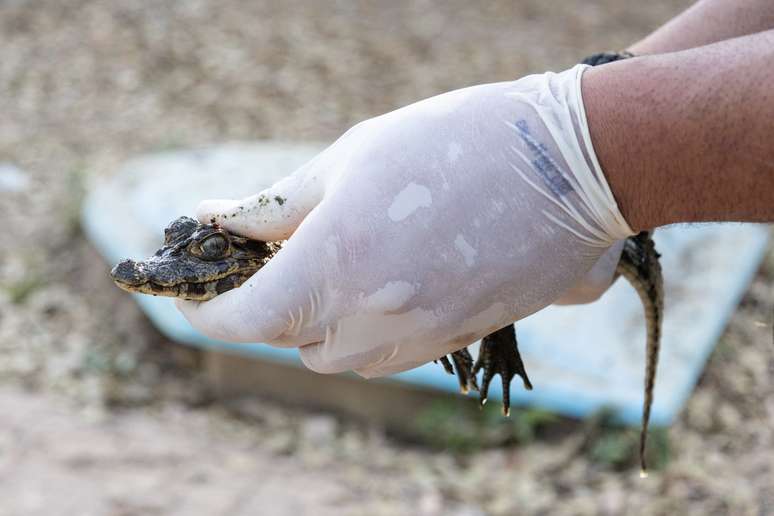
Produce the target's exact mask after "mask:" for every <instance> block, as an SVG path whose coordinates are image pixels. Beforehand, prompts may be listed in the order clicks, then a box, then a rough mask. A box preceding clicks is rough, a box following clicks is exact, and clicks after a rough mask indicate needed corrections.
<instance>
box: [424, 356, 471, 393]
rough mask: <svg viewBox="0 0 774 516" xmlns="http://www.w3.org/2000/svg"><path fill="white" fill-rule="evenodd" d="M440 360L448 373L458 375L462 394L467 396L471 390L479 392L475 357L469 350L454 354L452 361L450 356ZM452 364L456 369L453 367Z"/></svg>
mask: <svg viewBox="0 0 774 516" xmlns="http://www.w3.org/2000/svg"><path fill="white" fill-rule="evenodd" d="M438 360H440V361H441V365H442V366H443V368H444V369H445V370H446V372H447V373H449V374H452V375H453V374H454V373H455V372H456V373H457V380H458V381H459V383H460V392H461V393H462V394H467V393H468V392H470V390H471V389H473V390H475V391H477V390H478V383H477V382H476V375H475V373H473V357H472V356H471V355H470V351H468V348H462V349H460V350H458V351H455V352H454V353H452V354H451V361H450V360H449V357H448V356H442V357H441V358H439V359H438ZM434 362H435V361H434ZM452 362H453V363H454V367H452Z"/></svg>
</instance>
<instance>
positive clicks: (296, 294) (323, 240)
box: [178, 66, 633, 377]
mask: <svg viewBox="0 0 774 516" xmlns="http://www.w3.org/2000/svg"><path fill="white" fill-rule="evenodd" d="M583 70H584V67H583V66H576V67H575V68H572V69H570V70H567V71H565V72H563V73H560V74H553V73H548V74H544V75H532V76H528V77H525V78H523V79H521V80H519V81H512V82H504V83H496V84H487V85H481V86H475V87H471V88H466V89H462V90H457V91H453V92H450V93H446V94H444V95H439V96H437V97H433V98H430V99H427V100H424V101H421V102H418V103H416V104H412V105H410V106H407V107H405V108H402V109H399V110H397V111H393V112H391V113H388V114H386V115H383V116H379V117H376V118H374V119H371V120H368V121H366V122H363V123H361V124H359V125H357V126H355V127H353V128H352V129H350V130H349V131H348V132H347V133H346V134H344V135H343V136H342V137H341V138H340V139H339V140H338V141H336V142H335V143H334V144H333V145H331V146H330V147H329V148H328V149H326V150H325V151H323V152H322V153H321V154H319V155H318V156H317V157H316V158H315V159H313V160H312V161H311V162H309V163H308V164H306V165H305V166H303V167H302V168H301V169H299V170H297V171H296V172H295V173H294V174H293V175H291V176H289V177H287V178H285V179H284V180H282V181H280V182H279V183H277V184H275V185H274V186H272V187H271V188H269V189H267V190H266V191H264V192H262V193H260V194H258V195H255V196H252V197H249V198H247V199H244V200H241V201H231V200H218V201H205V202H203V203H202V204H201V205H200V206H199V208H198V210H197V216H198V217H199V219H200V220H202V221H207V222H213V221H214V222H217V223H218V224H221V225H222V226H223V227H224V228H225V229H227V230H228V231H231V232H234V233H237V234H240V235H243V236H247V237H250V238H255V239H260V240H281V239H285V238H289V240H288V241H287V243H286V244H285V246H284V247H283V249H282V250H281V251H280V252H279V253H278V254H277V255H276V256H275V257H274V258H273V259H272V260H271V261H270V262H269V263H268V264H267V265H266V266H265V267H264V268H263V269H261V270H260V271H259V272H258V273H256V274H255V275H254V276H253V277H252V278H250V279H249V280H248V281H247V282H246V283H245V284H244V285H242V286H241V287H240V288H238V289H235V290H232V291H230V292H226V293H225V294H223V295H221V296H218V297H217V298H215V299H213V300H211V301H208V302H205V303H195V302H179V304H178V306H179V308H180V310H181V311H182V312H183V314H184V315H185V316H186V317H187V318H188V320H189V321H190V322H191V324H192V325H193V326H194V327H195V328H197V329H199V330H200V331H202V332H203V333H205V334H207V335H210V336H211V337H214V338H218V339H221V340H226V341H232V342H266V343H269V344H273V345H277V346H289V347H296V346H297V347H300V354H301V358H302V360H303V361H304V363H305V364H306V365H307V366H308V367H309V368H311V369H313V370H316V371H319V372H326V373H333V372H341V371H346V370H355V371H356V372H358V373H359V374H361V375H363V376H366V377H374V376H382V375H386V374H391V373H395V372H399V371H403V370H406V369H410V368H413V367H416V366H418V365H421V364H423V363H425V362H428V361H430V360H433V359H436V358H438V357H440V356H443V355H445V354H448V353H450V352H452V351H455V350H457V349H460V348H462V347H464V346H467V345H468V344H470V343H472V342H474V341H476V340H478V339H479V338H481V337H483V336H485V335H487V334H488V333H491V332H493V331H495V330H497V329H499V328H501V327H503V326H505V325H507V324H509V323H511V322H513V321H515V320H518V319H521V318H523V317H525V316H527V315H529V314H531V313H533V312H536V311H537V310H540V309H541V308H543V307H545V306H546V305H548V304H550V303H552V302H553V301H555V300H556V299H557V298H558V297H559V296H560V295H561V294H562V293H563V292H565V291H567V290H568V289H569V288H570V287H572V286H574V285H576V284H578V282H579V281H580V280H581V279H582V278H584V276H585V275H586V274H587V273H588V272H589V270H590V269H591V267H592V266H593V265H594V264H595V263H596V262H597V261H598V260H599V258H600V257H601V256H602V255H603V253H605V251H606V250H607V249H609V248H610V246H611V245H612V244H613V243H614V242H615V241H617V240H622V239H624V238H626V237H627V236H629V235H631V234H632V233H633V232H632V231H631V229H630V228H629V227H628V225H627V223H626V221H625V220H624V219H623V217H622V216H621V214H620V212H619V211H618V208H617V206H616V203H615V200H614V198H613V196H612V193H611V192H610V189H609V188H608V186H607V182H606V180H605V178H604V176H603V175H602V172H601V170H600V168H599V165H598V164H597V163H596V157H595V156H594V151H593V148H592V146H591V141H590V138H589V135H588V131H587V129H586V121H585V114H584V112H583V103H582V99H581V97H580V78H581V74H582V72H583Z"/></svg>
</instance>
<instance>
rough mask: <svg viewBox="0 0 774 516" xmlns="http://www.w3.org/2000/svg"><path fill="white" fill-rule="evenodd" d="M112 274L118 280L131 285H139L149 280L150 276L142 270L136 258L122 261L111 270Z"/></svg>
mask: <svg viewBox="0 0 774 516" xmlns="http://www.w3.org/2000/svg"><path fill="white" fill-rule="evenodd" d="M110 276H111V277H112V278H113V279H114V280H116V281H120V282H122V283H128V284H130V285H139V284H142V283H145V282H146V281H148V277H147V276H146V275H145V274H144V273H143V272H142V271H141V270H140V268H139V267H138V266H137V262H135V261H134V260H124V261H122V262H120V263H119V264H118V265H116V266H115V267H113V270H111V271H110Z"/></svg>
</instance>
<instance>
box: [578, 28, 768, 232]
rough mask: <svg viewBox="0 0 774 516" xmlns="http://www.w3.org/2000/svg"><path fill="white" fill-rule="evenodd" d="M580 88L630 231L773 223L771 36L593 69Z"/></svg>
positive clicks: (596, 143)
mask: <svg viewBox="0 0 774 516" xmlns="http://www.w3.org/2000/svg"><path fill="white" fill-rule="evenodd" d="M666 39H668V38H666ZM648 41H658V38H657V37H656V35H654V36H651V37H649V38H646V39H645V40H644V41H643V42H642V43H640V44H637V45H635V46H634V47H632V48H633V49H634V50H635V51H636V49H637V48H648V46H649V45H650V46H651V47H653V44H651V43H648ZM582 87H583V88H582V89H583V99H584V104H585V109H586V114H587V118H588V124H589V130H590V132H591V139H592V142H593V144H594V148H595V150H596V153H597V157H598V158H599V160H600V164H601V165H602V169H603V170H604V171H605V175H606V177H607V179H608V182H609V183H610V186H611V188H612V190H613V193H614V195H615V197H616V200H617V201H618V205H619V208H620V209H621V211H622V213H623V215H624V217H625V218H626V220H627V221H628V222H629V225H630V226H631V227H632V229H634V230H635V231H641V230H645V229H651V228H654V227H657V226H663V225H667V224H672V223H677V222H707V221H745V222H772V221H774V30H768V31H764V32H759V33H756V34H751V35H748V36H743V37H739V38H734V39H730V40H725V41H720V42H718V43H713V44H710V45H705V46H701V47H697V48H693V49H689V50H683V51H678V52H672V53H667V54H659V55H646V56H643V57H635V58H633V59H627V60H624V61H619V62H615V63H611V64H608V65H605V66H601V67H598V68H592V69H589V70H587V71H586V72H585V74H584V76H583V84H582Z"/></svg>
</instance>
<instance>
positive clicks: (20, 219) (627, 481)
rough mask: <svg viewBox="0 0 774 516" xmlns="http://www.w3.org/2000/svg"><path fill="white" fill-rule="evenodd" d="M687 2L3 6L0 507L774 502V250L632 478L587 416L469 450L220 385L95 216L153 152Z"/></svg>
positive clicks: (657, 17)
mask: <svg viewBox="0 0 774 516" xmlns="http://www.w3.org/2000/svg"><path fill="white" fill-rule="evenodd" d="M685 4H686V2H684V1H678V0H653V1H650V2H640V1H635V0H627V1H612V0H595V1H580V0H578V1H570V2H545V1H543V0H525V1H518V2H511V1H504V0H503V1H492V2H485V3H484V2H481V3H478V2H466V1H461V0H443V1H441V0H432V1H431V0H422V1H414V2H411V1H407V0H401V1H397V2H377V1H369V2H332V1H331V2H301V1H297V0H291V1H283V2H279V1H277V2H275V1H266V0H262V1H252V2H250V1H246V0H245V1H240V0H220V1H217V2H216V1H215V0H189V1H185V2H175V1H171V0H141V1H136V2H121V1H118V0H116V1H113V2H98V1H86V0H68V1H65V2H62V1H58V0H41V1H37V2H24V1H15V0H11V1H6V2H2V3H0V92H1V93H2V94H0V113H1V114H2V117H1V118H0V163H4V164H12V165H13V166H15V167H18V169H19V170H20V171H21V172H20V173H19V175H17V176H15V177H16V179H15V180H8V179H7V178H8V177H11V175H9V174H7V173H6V176H5V177H6V180H5V181H0V217H2V219H3V221H4V230H3V234H2V236H1V237H0V500H2V502H0V515H2V516H6V515H8V516H11V515H13V516H19V515H47V516H48V515H60V514H61V515H111V516H119V515H120V516H129V515H154V514H160V515H178V514H179V515H216V514H224V515H225V514H229V515H232V514H233V515H248V514H250V515H255V514H261V515H284V514H294V515H295V514H315V515H325V514H349V515H361V514H368V515H381V514H384V515H395V514H421V515H440V514H444V515H456V516H463V515H465V516H474V515H488V514H491V515H506V514H507V515H511V514H624V513H629V514H631V513H637V514H664V515H667V514H669V515H672V514H702V515H705V514H713V515H714V514H735V515H736V514H739V515H765V514H774V333H773V331H774V330H773V329H772V323H773V322H774V321H773V320H772V319H773V318H774V289H772V282H774V249H770V251H769V254H768V257H767V260H766V263H765V264H764V266H763V267H762V268H761V270H760V271H759V273H758V275H757V277H756V279H755V281H754V283H753V284H752V286H751V287H750V289H749V292H748V293H747V295H746V297H745V299H744V301H743V302H742V304H741V306H740V307H739V309H738V310H737V312H736V314H735V315H734V317H733V319H732V321H731V324H730V326H729V328H728V330H727V331H726V333H725V335H724V336H723V338H722V340H721V342H720V343H719V345H718V347H717V350H716V351H715V353H714V355H713V356H712V358H711V360H710V362H709V365H708V367H707V369H706V371H705V373H704V375H703V377H702V379H701V381H700V384H699V386H698V388H697V389H696V391H695V393H694V395H693V397H692V398H691V400H690V402H689V404H688V406H687V407H686V409H685V410H684V411H683V413H682V416H681V417H680V419H679V421H678V422H677V424H676V425H674V426H673V427H672V428H671V429H670V430H669V442H670V443H671V445H670V447H669V450H670V451H669V457H668V462H666V465H665V466H664V467H663V468H662V469H661V470H659V471H655V472H654V473H653V474H652V475H651V478H649V479H648V480H647V481H641V480H640V479H639V478H637V475H636V470H635V469H631V468H628V467H622V468H621V467H617V466H618V465H619V462H616V461H617V459H615V457H612V458H611V454H610V453H607V454H605V453H602V452H600V451H599V450H598V449H597V452H595V453H596V454H595V453H591V452H589V451H588V450H587V448H588V447H584V446H581V445H580V444H582V443H583V442H584V439H586V438H587V436H588V432H587V430H585V428H586V427H584V426H582V425H578V424H573V423H570V422H560V423H558V425H560V426H561V429H560V430H562V431H558V432H557V431H556V430H557V428H556V427H557V423H555V424H554V431H552V432H547V433H546V432H537V435H536V436H535V437H533V438H531V439H529V440H528V441H529V443H528V444H524V443H525V442H526V441H527V440H522V444H519V445H512V444H508V445H501V446H496V447H489V448H484V449H475V450H474V451H472V452H468V453H457V452H455V453H452V452H451V451H449V450H439V449H437V448H433V447H429V446H423V445H417V444H416V443H413V444H409V443H406V442H402V441H399V440H397V439H395V438H393V437H391V436H387V435H385V432H384V431H383V430H382V429H380V428H378V427H377V426H374V425H364V424H360V423H357V424H356V423H354V422H351V421H346V420H343V419H339V418H336V417H334V416H332V415H330V414H320V413H308V412H306V411H303V410H301V409H298V408H292V407H288V406H285V405H283V404H282V403H280V402H277V401H272V400H266V399H251V400H242V401H240V402H234V403H218V402H213V401H212V400H211V398H210V396H209V394H208V391H207V387H206V385H205V384H204V382H203V380H202V377H201V373H200V362H201V357H200V356H199V353H198V352H196V351H194V350H190V349H187V348H184V347H182V346H178V345H175V344H173V343H169V342H167V341H165V340H164V339H163V338H162V337H161V336H160V335H159V334H158V333H157V332H156V331H155V330H154V329H153V328H152V327H151V326H150V325H149V323H148V322H147V321H146V320H145V318H144V317H143V316H142V315H141V313H140V312H139V310H138V309H137V308H136V307H135V306H134V304H133V302H132V301H131V299H130V298H129V297H128V296H126V295H124V294H122V293H121V292H120V291H119V290H118V289H116V288H113V286H112V284H111V283H110V281H109V279H108V278H107V265H106V264H105V263H103V262H102V261H101V260H100V258H99V257H98V256H97V255H96V253H95V252H94V251H93V250H92V249H91V248H90V246H89V244H88V243H87V242H86V241H85V239H84V237H83V236H82V234H81V233H80V230H79V226H78V213H79V202H80V199H81V196H82V194H83V191H84V189H85V188H87V186H88V184H89V181H90V180H91V179H92V178H94V177H97V176H100V175H103V174H109V173H110V172H111V171H113V170H115V169H116V167H117V166H118V165H119V164H120V163H121V162H123V161H124V160H126V159H127V158H129V157H131V156H134V155H136V154H138V153H143V152H151V151H155V150H160V149H168V148H171V147H189V146H199V145H206V144H210V143H218V142H222V141H226V140H235V139H236V140H254V139H263V138H277V139H284V140H300V141H304V140H312V141H321V140H322V141H325V140H332V139H333V138H335V137H336V136H337V135H339V134H340V133H342V132H343V131H344V130H346V129H347V128H348V127H349V126H350V125H352V124H354V123H356V122H357V121H359V120H361V119H364V118H367V117H370V116H373V115H376V114H379V113H382V112H384V111H387V110H390V109H392V108H395V107H398V106H401V105H403V104H406V103H408V102H411V101H414V100H416V99H419V98H423V97H427V96H430V95H433V94H436V93H440V92H442V91H445V90H449V89H453V88H457V87H461V86H466V85H470V84H475V83H478V82H491V81H498V80H506V79H509V78H514V77H518V76H521V75H523V74H525V73H528V72H532V71H542V70H544V69H548V68H550V69H561V68H563V67H566V66H568V65H570V64H572V63H574V62H576V61H577V60H578V59H579V58H580V57H582V56H584V55H586V54H589V53H592V52H595V51H599V50H604V49H611V48H622V47H623V46H625V45H626V44H627V43H629V42H631V41H634V40H636V39H637V38H639V37H641V36H643V35H644V34H646V33H647V32H648V31H650V30H652V29H653V28H655V27H656V26H657V25H658V24H660V23H661V22H663V21H664V20H666V19H668V18H669V17H671V16H672V15H674V14H675V13H677V12H678V11H679V10H680V9H681V8H682V7H684V6H685ZM6 170H7V169H6ZM171 195H174V193H171ZM549 434H551V435H549ZM579 443H580V444H579ZM608 444H609V443H608ZM613 448H614V447H613ZM608 451H609V450H608ZM613 455H615V454H614V453H613ZM600 457H602V459H600ZM605 457H607V458H605ZM624 462H625V461H624Z"/></svg>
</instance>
